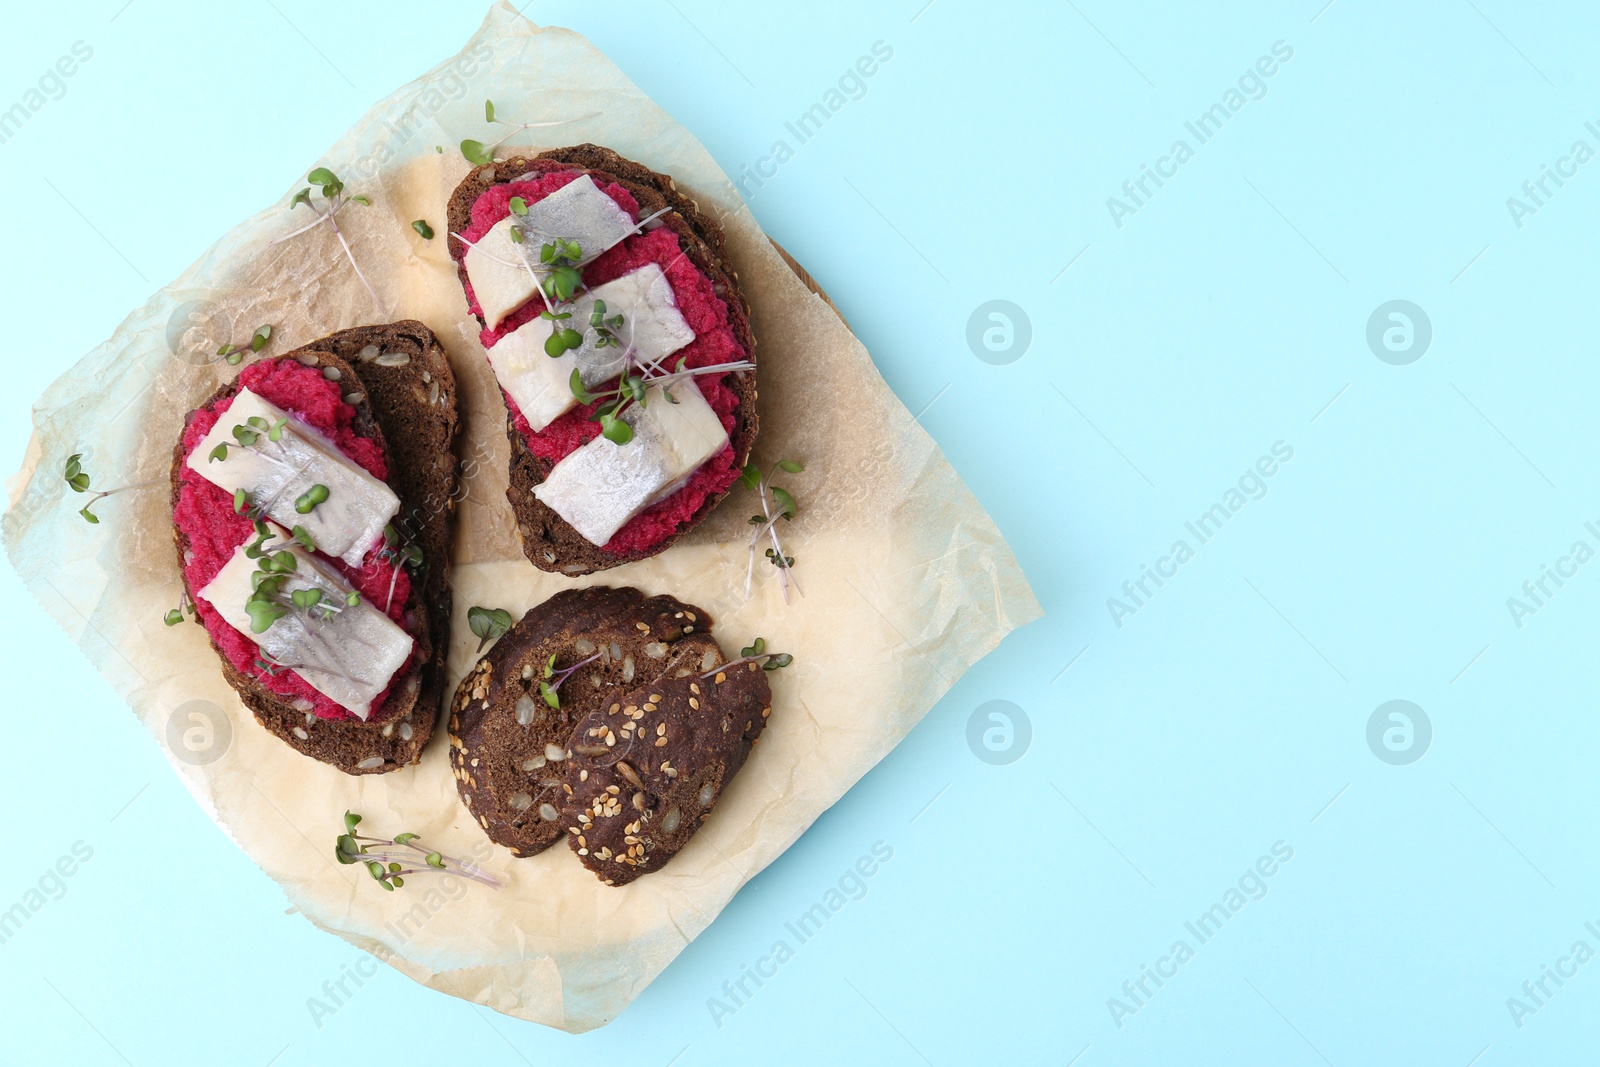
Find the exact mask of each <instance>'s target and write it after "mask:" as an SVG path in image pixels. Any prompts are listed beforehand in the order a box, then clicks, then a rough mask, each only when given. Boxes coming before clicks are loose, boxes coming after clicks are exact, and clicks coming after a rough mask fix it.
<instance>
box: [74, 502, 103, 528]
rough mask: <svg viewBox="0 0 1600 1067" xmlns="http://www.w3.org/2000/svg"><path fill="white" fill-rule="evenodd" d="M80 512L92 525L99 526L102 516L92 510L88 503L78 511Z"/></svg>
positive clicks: (84, 519) (85, 520)
mask: <svg viewBox="0 0 1600 1067" xmlns="http://www.w3.org/2000/svg"><path fill="white" fill-rule="evenodd" d="M78 514H79V515H82V516H83V521H84V522H87V523H89V524H90V525H91V526H98V525H99V524H100V517H99V516H98V515H96V514H95V513H94V512H92V511H90V510H89V508H88V506H87V505H85V506H84V507H83V508H82V509H81V510H80V511H79V512H78Z"/></svg>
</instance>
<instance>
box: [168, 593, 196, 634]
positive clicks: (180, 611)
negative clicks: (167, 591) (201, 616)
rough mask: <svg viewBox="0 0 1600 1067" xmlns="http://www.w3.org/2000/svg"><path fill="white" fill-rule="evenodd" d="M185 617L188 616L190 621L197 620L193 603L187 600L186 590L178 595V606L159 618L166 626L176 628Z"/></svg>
mask: <svg viewBox="0 0 1600 1067" xmlns="http://www.w3.org/2000/svg"><path fill="white" fill-rule="evenodd" d="M185 615H187V616H189V618H191V619H198V612H197V611H196V610H195V606H194V601H192V600H190V599H189V590H187V589H184V590H181V591H180V592H179V593H178V606H177V607H175V608H173V609H172V610H171V611H169V612H167V613H166V614H165V615H163V616H161V621H162V622H164V623H166V624H167V625H168V626H176V625H178V624H179V623H180V622H182V621H183V618H184V616H185Z"/></svg>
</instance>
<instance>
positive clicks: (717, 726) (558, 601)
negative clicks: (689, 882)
mask: <svg viewBox="0 0 1600 1067" xmlns="http://www.w3.org/2000/svg"><path fill="white" fill-rule="evenodd" d="M746 652H747V653H749V654H747V655H743V656H741V657H740V658H738V659H735V660H731V661H730V659H729V658H728V657H727V656H726V655H725V654H724V653H723V651H722V649H721V647H720V646H719V645H718V644H717V641H716V639H715V638H714V637H712V636H711V618H710V616H708V615H707V614H706V613H705V612H704V611H702V610H701V609H699V608H696V607H694V606H692V605H689V604H684V603H682V602H680V601H678V600H675V599H673V598H672V597H669V596H656V597H647V596H645V595H644V594H643V593H641V592H640V591H639V590H637V589H632V588H621V589H612V588H608V587H606V586H591V587H589V588H587V589H568V590H564V591H562V592H560V593H557V594H556V595H555V596H553V597H551V598H550V599H549V600H547V601H545V602H544V603H543V604H540V605H539V606H538V607H536V608H533V609H532V610H530V611H529V612H528V613H527V614H526V615H524V616H523V617H522V620H521V621H520V622H518V623H517V624H516V625H514V626H512V627H511V628H510V630H509V631H507V632H506V634H505V635H504V636H503V637H501V638H500V640H499V642H498V643H497V644H496V645H495V646H494V647H493V648H492V649H490V650H489V653H488V655H486V656H484V657H483V658H482V659H481V660H479V661H478V663H477V665H476V666H474V667H473V668H472V670H470V671H469V672H468V673H467V676H466V678H464V679H463V680H462V682H461V685H460V687H459V688H458V689H457V690H456V695H455V700H454V702H453V703H452V705H451V714H450V759H451V763H452V765H453V768H454V773H455V777H456V784H457V788H458V789H459V790H460V793H461V799H462V801H463V802H464V803H465V804H466V806H467V810H468V811H470V812H471V813H472V815H473V817H474V818H476V819H477V820H478V824H479V825H480V826H482V827H483V829H484V832H486V833H487V834H488V835H489V837H490V839H492V840H493V841H495V842H497V843H499V844H502V845H505V846H506V847H508V848H509V849H510V850H511V851H512V853H513V854H514V855H517V856H531V855H533V854H535V853H538V852H542V851H543V850H544V849H546V848H548V847H549V846H550V845H552V844H553V843H555V841H556V840H557V839H558V838H560V837H561V836H563V835H565V836H566V838H567V844H568V845H569V846H571V848H572V850H573V852H575V853H576V854H577V856H578V859H579V860H580V861H581V862H582V863H583V865H584V866H585V867H587V868H589V870H591V871H593V872H594V873H595V875H596V876H597V877H598V878H599V879H600V880H601V881H602V882H604V883H605V884H606V885H617V886H620V885H625V884H626V883H628V882H631V881H633V880H634V879H635V878H638V877H639V876H640V875H643V874H647V873H649V872H651V871H654V870H658V869H659V868H660V867H662V866H663V865H664V864H665V863H666V862H667V861H668V860H669V859H671V858H672V857H673V856H674V855H676V854H677V853H678V852H679V851H680V850H681V849H682V848H683V847H684V846H685V845H686V844H688V842H689V838H690V837H691V836H693V834H694V832H695V830H697V829H698V828H699V827H700V824H701V823H703V822H704V821H705V820H706V819H707V818H708V817H709V816H710V814H711V809H712V807H713V806H714V805H715V804H716V802H717V798H718V797H720V796H721V795H722V792H723V790H724V789H726V788H727V786H728V783H729V781H731V780H732V778H733V776H734V774H735V773H737V772H738V770H739V768H740V767H742V766H743V765H744V762H745V759H746V758H747V757H748V756H749V755H750V750H751V748H752V747H753V746H754V745H755V743H756V740H757V738H759V737H760V735H761V731H762V729H763V728H764V727H765V726H766V724H767V717H768V716H769V715H770V714H771V712H772V692H771V689H770V688H769V686H768V684H767V678H766V670H768V669H772V667H774V666H781V665H783V664H784V663H786V662H787V661H788V657H787V656H771V655H766V654H763V653H764V650H763V649H761V648H759V647H758V648H754V649H747V650H746ZM764 668H765V669H764Z"/></svg>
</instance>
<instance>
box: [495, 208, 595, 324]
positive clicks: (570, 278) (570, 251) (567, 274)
mask: <svg viewBox="0 0 1600 1067" xmlns="http://www.w3.org/2000/svg"><path fill="white" fill-rule="evenodd" d="M523 211H524V212H526V211H527V209H526V208H524V209H523ZM511 232H512V233H518V232H520V231H519V230H518V229H517V228H516V227H515V226H513V227H511ZM582 258H583V246H582V245H580V244H578V242H576V241H566V240H563V239H562V238H560V237H557V238H556V239H555V241H553V242H551V243H548V244H543V245H540V246H539V262H540V263H541V264H542V265H543V266H544V267H545V268H546V269H547V273H546V274H545V277H544V281H543V282H542V283H541V284H542V285H543V286H544V293H545V296H546V297H547V298H549V299H552V300H554V301H556V302H558V303H562V304H564V303H566V302H567V301H569V300H571V299H572V294H573V293H575V292H577V291H578V286H580V285H582V284H583V275H581V274H579V273H578V261H579V260H581V259H582ZM574 347H576V346H574Z"/></svg>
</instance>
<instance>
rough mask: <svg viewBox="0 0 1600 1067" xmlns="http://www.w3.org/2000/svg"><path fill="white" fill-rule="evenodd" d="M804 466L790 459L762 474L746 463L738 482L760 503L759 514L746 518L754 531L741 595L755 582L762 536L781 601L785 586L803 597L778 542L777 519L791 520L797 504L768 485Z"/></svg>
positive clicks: (791, 561) (786, 598)
mask: <svg viewBox="0 0 1600 1067" xmlns="http://www.w3.org/2000/svg"><path fill="white" fill-rule="evenodd" d="M804 470H805V467H803V466H802V465H800V464H799V463H796V462H795V461H794V460H792V459H780V460H779V461H778V462H776V463H774V464H773V465H772V469H771V470H769V471H766V472H763V471H762V470H761V468H760V467H758V466H756V465H755V464H754V463H750V464H747V465H746V466H745V468H744V471H743V473H742V474H740V476H739V481H740V483H741V484H743V485H744V487H745V488H746V489H754V490H755V491H756V495H757V496H758V497H759V498H760V500H761V514H759V515H752V516H750V525H751V526H754V527H755V528H756V529H755V532H754V533H752V534H751V535H750V565H749V566H748V567H746V568H745V577H744V595H745V596H746V597H748V596H749V595H750V586H751V583H752V582H753V581H754V580H755V570H756V548H757V547H758V546H759V545H760V544H761V539H762V538H763V537H765V538H767V539H768V540H770V541H771V542H772V547H770V548H768V549H767V551H766V556H767V559H768V560H770V561H771V562H772V565H773V566H774V567H776V568H777V569H778V581H779V583H780V584H781V585H782V586H783V602H784V603H785V604H787V603H789V585H790V583H791V582H793V584H794V588H795V592H797V593H801V595H802V596H804V595H805V594H804V593H803V592H801V590H800V583H799V582H798V581H794V579H793V576H792V575H791V574H790V573H789V572H790V570H791V569H792V568H793V567H794V557H793V556H789V555H785V554H784V551H783V545H782V543H780V542H779V540H778V520H779V519H782V520H783V521H785V522H790V521H792V520H793V519H794V517H795V513H796V512H797V511H798V510H799V505H798V504H796V503H795V499H794V496H793V495H792V494H790V493H789V492H788V490H786V489H782V488H780V487H778V486H776V485H773V484H772V479H773V477H774V476H775V475H776V474H778V472H780V471H782V472H783V473H784V474H799V473H801V472H802V471H804Z"/></svg>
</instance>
